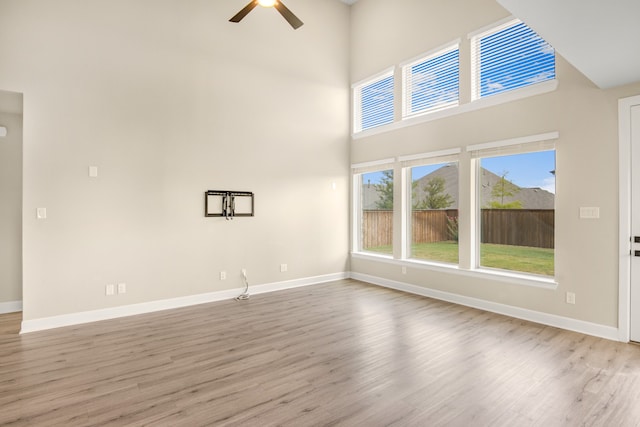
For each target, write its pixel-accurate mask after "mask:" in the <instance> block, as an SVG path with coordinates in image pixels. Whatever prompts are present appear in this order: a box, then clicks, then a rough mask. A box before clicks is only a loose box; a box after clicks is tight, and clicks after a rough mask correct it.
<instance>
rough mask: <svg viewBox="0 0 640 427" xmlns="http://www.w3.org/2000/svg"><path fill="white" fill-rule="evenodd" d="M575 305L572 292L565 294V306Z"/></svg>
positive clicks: (574, 295) (574, 297) (574, 296)
mask: <svg viewBox="0 0 640 427" xmlns="http://www.w3.org/2000/svg"><path fill="white" fill-rule="evenodd" d="M575 303H576V294H575V293H573V292H567V304H575Z"/></svg>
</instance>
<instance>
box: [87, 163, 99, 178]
mask: <svg viewBox="0 0 640 427" xmlns="http://www.w3.org/2000/svg"><path fill="white" fill-rule="evenodd" d="M89 177H91V178H97V177H98V167H97V166H89Z"/></svg>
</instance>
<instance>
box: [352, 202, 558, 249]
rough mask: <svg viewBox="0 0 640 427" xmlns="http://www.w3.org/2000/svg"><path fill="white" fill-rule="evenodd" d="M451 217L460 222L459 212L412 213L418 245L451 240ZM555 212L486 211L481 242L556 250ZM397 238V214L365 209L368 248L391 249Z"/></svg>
mask: <svg viewBox="0 0 640 427" xmlns="http://www.w3.org/2000/svg"><path fill="white" fill-rule="evenodd" d="M447 217H449V218H451V219H454V218H455V219H456V220H457V217H458V211H457V210H455V209H448V210H416V211H413V212H412V226H411V231H412V235H413V236H412V237H413V242H414V243H433V242H441V241H445V240H451V239H452V236H451V232H450V231H449V227H448V221H447ZM554 217H555V215H554V210H553V209H482V213H481V227H480V229H481V234H482V235H481V241H482V243H495V244H500V245H516V246H530V247H535V248H553V247H554V244H555V241H554ZM392 239H393V211H390V210H365V211H363V215H362V245H363V247H364V248H375V247H378V246H390V245H391V244H392Z"/></svg>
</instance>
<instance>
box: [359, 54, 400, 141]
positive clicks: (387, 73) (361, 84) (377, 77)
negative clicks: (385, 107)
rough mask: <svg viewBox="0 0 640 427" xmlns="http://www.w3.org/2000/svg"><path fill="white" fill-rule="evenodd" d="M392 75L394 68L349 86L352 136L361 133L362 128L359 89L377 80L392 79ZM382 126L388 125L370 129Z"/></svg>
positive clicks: (360, 93) (360, 94) (360, 92)
mask: <svg viewBox="0 0 640 427" xmlns="http://www.w3.org/2000/svg"><path fill="white" fill-rule="evenodd" d="M394 75H395V66H393V67H389V68H386V69H384V70H383V71H380V72H379V73H377V74H374V75H373V76H370V77H367V78H366V79H363V80H360V81H359V82H356V83H354V84H352V85H351V93H352V94H353V117H352V118H351V119H352V121H353V122H352V127H353V130H352V132H353V133H354V134H357V133H361V132H363V130H362V128H361V126H362V91H361V89H362V88H363V87H365V86H368V85H369V84H372V83H374V82H376V81H378V80H382V79H385V78H387V77H393V76H394ZM394 104H395V99H394ZM394 122H395V118H394ZM384 126H388V125H382V126H376V127H375V128H372V129H376V128H380V127H384Z"/></svg>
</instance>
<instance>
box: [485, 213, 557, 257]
mask: <svg viewBox="0 0 640 427" xmlns="http://www.w3.org/2000/svg"><path fill="white" fill-rule="evenodd" d="M554 218H555V215H554V210H553V209H482V227H481V229H480V230H481V233H482V243H496V244H499V245H516V246H530V247H534V248H553V247H554V245H555V240H554V232H553V230H554V228H555V223H554V221H555V220H554Z"/></svg>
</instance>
